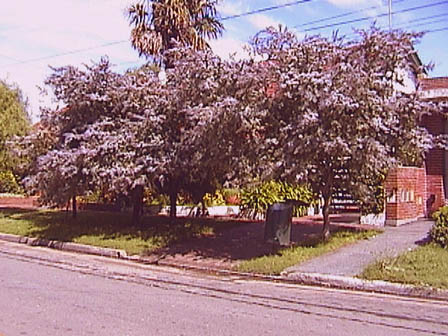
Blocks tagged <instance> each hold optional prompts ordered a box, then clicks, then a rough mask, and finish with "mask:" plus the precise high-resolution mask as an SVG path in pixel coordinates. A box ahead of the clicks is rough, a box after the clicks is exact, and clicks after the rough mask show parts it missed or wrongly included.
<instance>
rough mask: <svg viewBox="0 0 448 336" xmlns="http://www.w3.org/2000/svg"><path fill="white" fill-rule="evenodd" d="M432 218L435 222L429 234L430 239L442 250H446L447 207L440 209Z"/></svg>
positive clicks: (447, 240)
mask: <svg viewBox="0 0 448 336" xmlns="http://www.w3.org/2000/svg"><path fill="white" fill-rule="evenodd" d="M432 217H433V218H434V220H435V221H436V222H435V223H434V225H433V227H432V228H431V231H430V233H429V234H430V236H431V239H432V240H433V241H434V242H436V243H437V244H439V245H440V246H442V247H443V248H448V206H444V207H442V208H440V209H439V210H438V211H436V212H435V213H434V214H433V215H432Z"/></svg>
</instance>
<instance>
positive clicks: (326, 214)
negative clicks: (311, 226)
mask: <svg viewBox="0 0 448 336" xmlns="http://www.w3.org/2000/svg"><path fill="white" fill-rule="evenodd" d="M323 198H324V209H323V215H324V226H323V228H322V239H323V240H324V241H327V240H328V239H329V238H330V205H331V193H330V194H326V195H323Z"/></svg>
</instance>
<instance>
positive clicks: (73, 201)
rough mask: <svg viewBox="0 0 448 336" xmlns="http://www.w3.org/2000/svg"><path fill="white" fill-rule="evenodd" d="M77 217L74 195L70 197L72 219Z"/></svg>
mask: <svg viewBox="0 0 448 336" xmlns="http://www.w3.org/2000/svg"><path fill="white" fill-rule="evenodd" d="M77 216H78V205H77V204H76V195H74V196H73V197H72V217H73V219H76V217H77Z"/></svg>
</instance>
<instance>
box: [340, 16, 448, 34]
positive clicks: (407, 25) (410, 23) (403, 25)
mask: <svg viewBox="0 0 448 336" xmlns="http://www.w3.org/2000/svg"><path fill="white" fill-rule="evenodd" d="M443 16H448V13H442V14H436V15H430V16H426V17H421V18H416V19H413V20H409V21H406V22H402V23H400V24H398V25H396V26H395V28H396V29H406V28H412V27H421V26H426V25H432V24H436V23H440V22H446V20H445V19H438V20H433V21H429V22H422V23H417V24H413V23H414V22H421V21H425V20H430V19H435V18H440V17H443ZM379 28H381V29H384V28H386V26H384V25H383V26H379ZM424 32H426V33H427V32H428V30H424ZM345 36H346V37H354V36H357V34H348V35H345Z"/></svg>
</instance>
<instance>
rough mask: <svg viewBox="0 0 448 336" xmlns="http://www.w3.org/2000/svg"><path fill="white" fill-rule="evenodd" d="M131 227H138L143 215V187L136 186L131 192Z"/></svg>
mask: <svg viewBox="0 0 448 336" xmlns="http://www.w3.org/2000/svg"><path fill="white" fill-rule="evenodd" d="M132 204H133V209H132V225H134V226H139V225H140V224H141V217H142V214H143V186H142V185H138V186H136V187H135V188H134V189H133V191H132Z"/></svg>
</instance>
